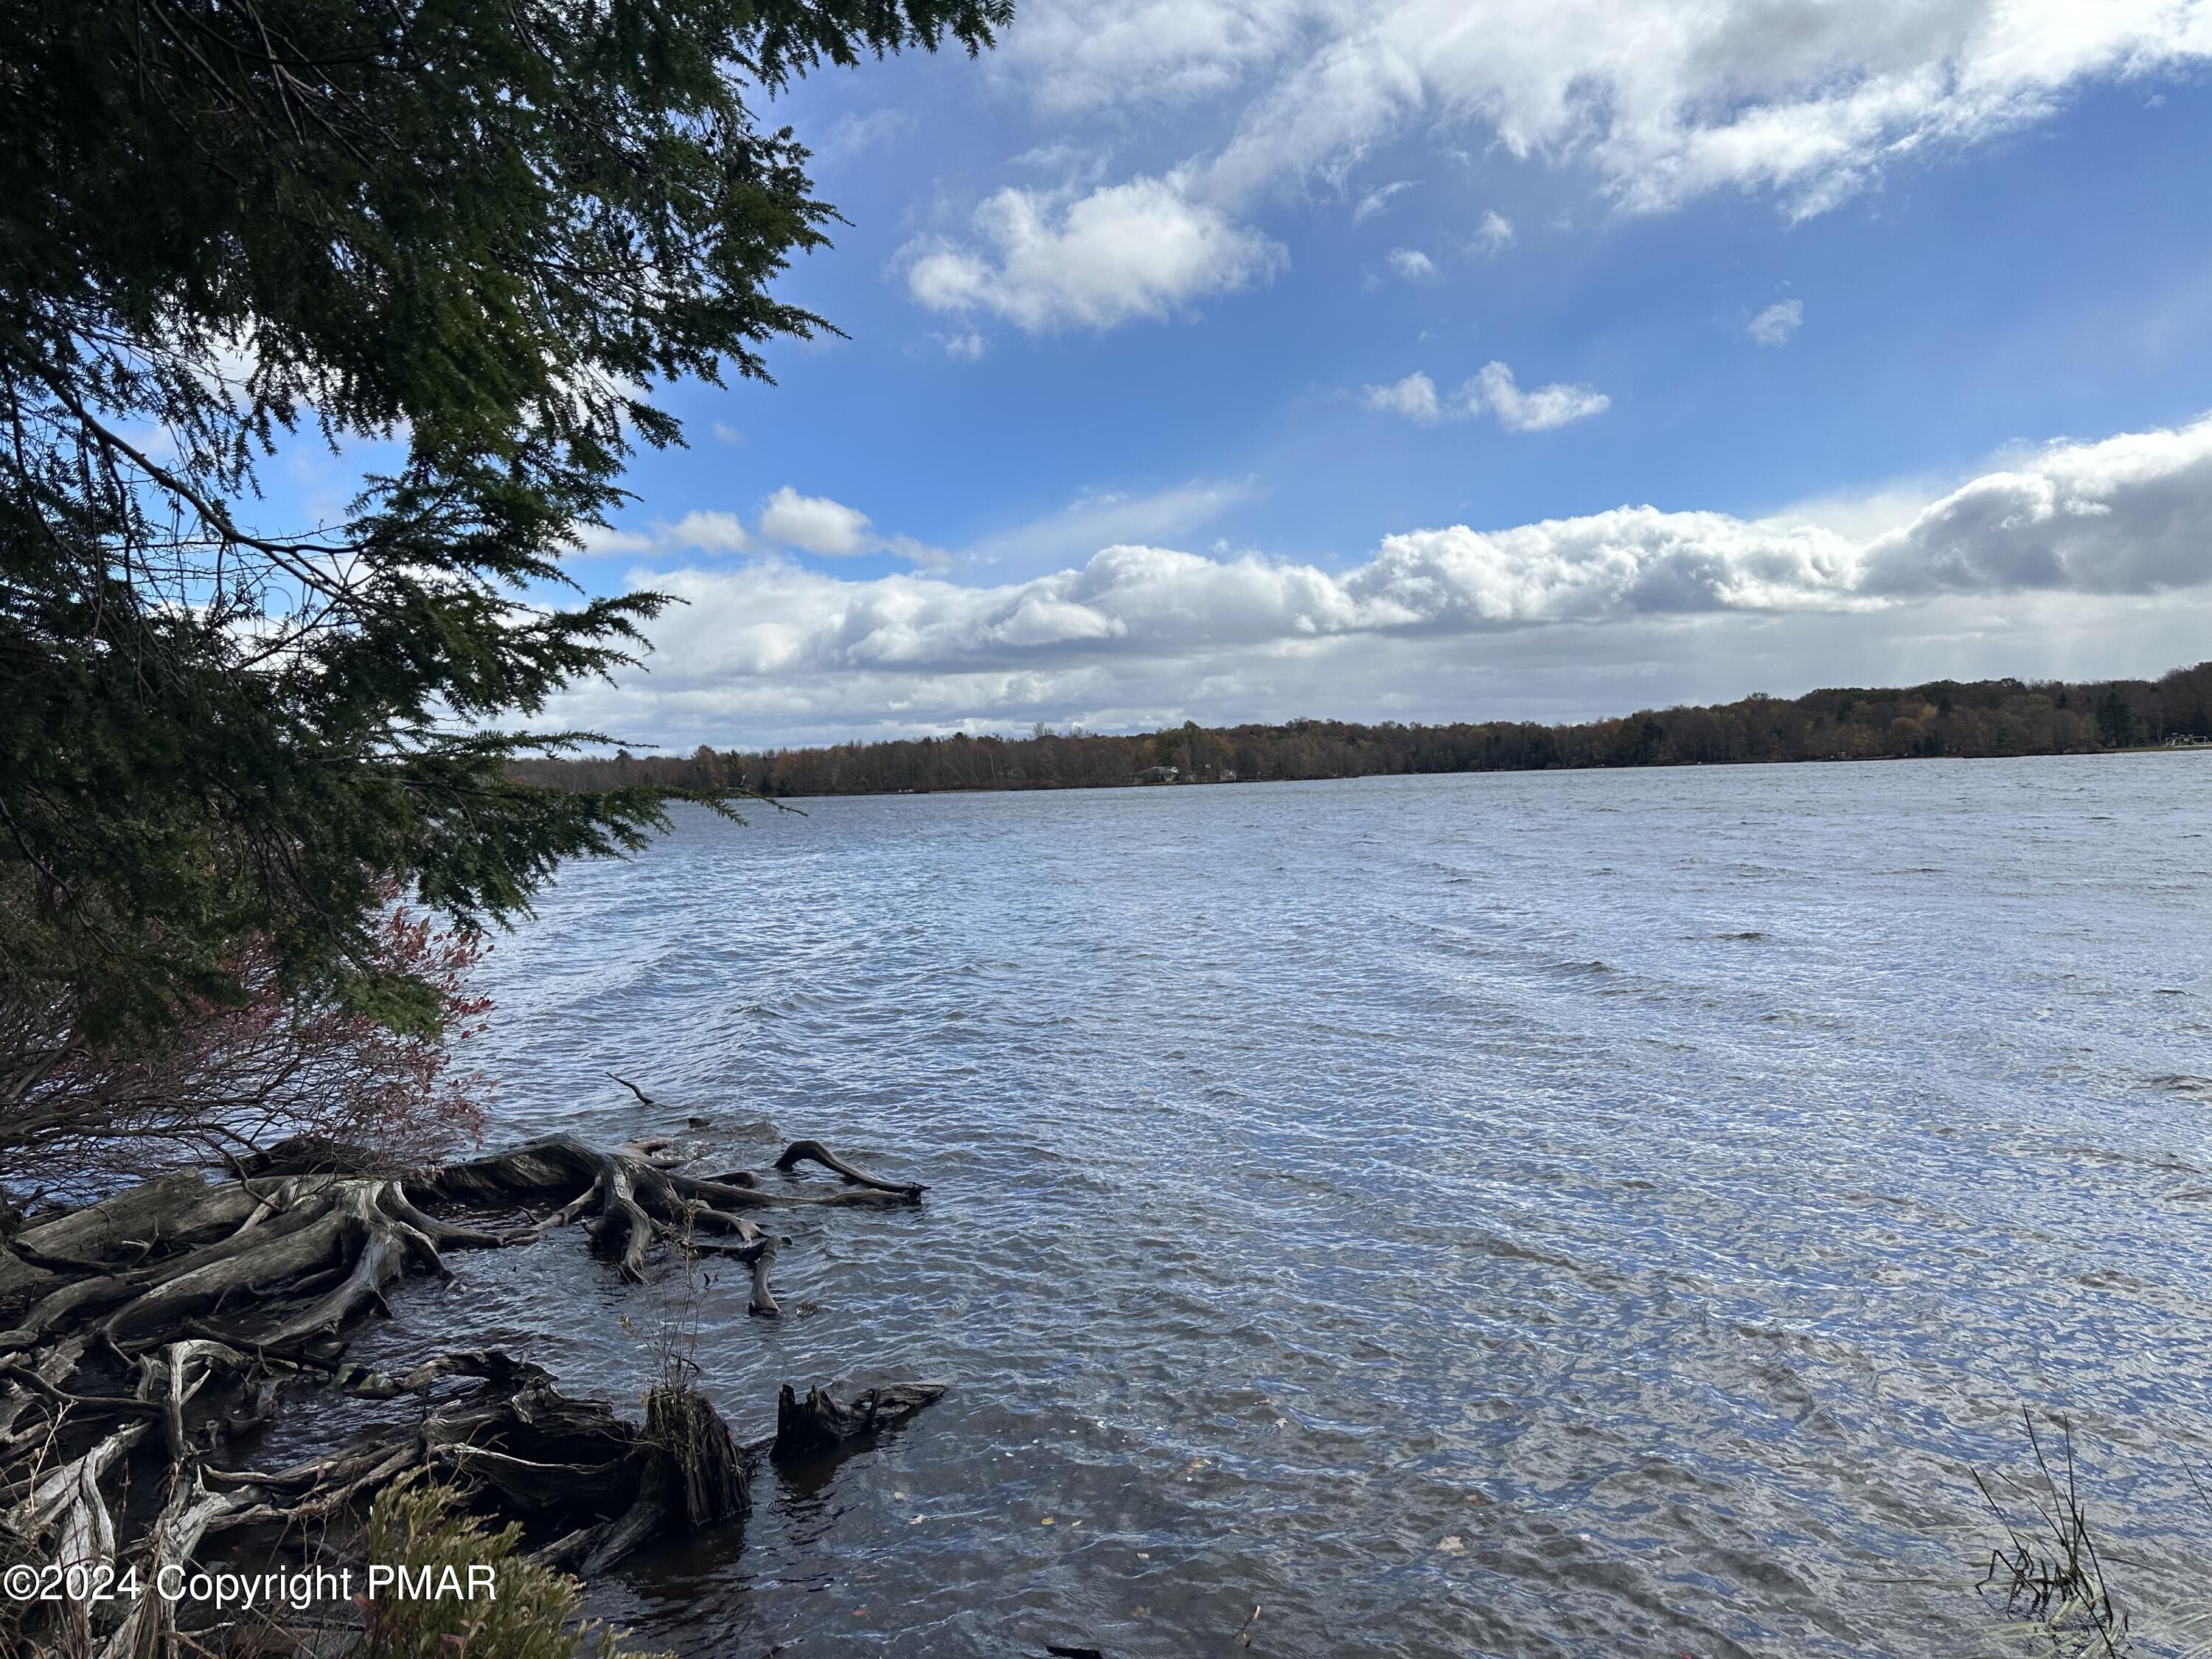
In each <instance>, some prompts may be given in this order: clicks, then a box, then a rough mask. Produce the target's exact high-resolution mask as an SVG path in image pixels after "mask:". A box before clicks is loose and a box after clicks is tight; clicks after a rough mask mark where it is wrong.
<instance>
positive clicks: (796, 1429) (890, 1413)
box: [769, 1383, 945, 1462]
mask: <svg viewBox="0 0 2212 1659" xmlns="http://www.w3.org/2000/svg"><path fill="white" fill-rule="evenodd" d="M944 1392H945V1384H944V1383H890V1384H888V1385H886V1386H884V1387H883V1388H878V1389H865V1390H863V1391H862V1392H861V1393H860V1395H856V1396H855V1397H854V1401H853V1403H852V1404H851V1405H849V1406H841V1405H839V1404H838V1403H837V1401H836V1399H835V1398H834V1397H833V1396H832V1395H830V1393H829V1389H808V1390H807V1391H806V1398H805V1400H804V1401H802V1400H800V1399H799V1395H798V1392H797V1391H796V1390H795V1389H793V1388H792V1386H791V1384H790V1383H785V1384H784V1385H783V1390H782V1392H781V1393H780V1394H778V1395H776V1397H775V1442H774V1443H772V1444H771V1445H770V1446H769V1456H770V1457H773V1458H775V1460H776V1461H777V1462H792V1461H795V1460H799V1459H802V1458H807V1457H818V1456H820V1455H822V1454H823V1453H825V1452H833V1451H836V1449H838V1448H839V1447H840V1446H842V1445H843V1444H844V1443H846V1442H847V1441H848V1440H857V1439H859V1438H860V1437H861V1436H863V1435H868V1434H873V1433H874V1432H875V1431H877V1430H878V1429H887V1428H890V1426H891V1425H893V1424H895V1423H903V1422H904V1421H905V1420H906V1419H908V1418H909V1417H912V1416H913V1415H914V1414H915V1413H916V1412H918V1411H920V1410H921V1408H922V1407H924V1406H927V1404H929V1402H930V1401H933V1400H935V1399H936V1398H938V1397H939V1395H942V1394H943V1393H944Z"/></svg>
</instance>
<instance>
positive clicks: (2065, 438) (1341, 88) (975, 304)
mask: <svg viewBox="0 0 2212 1659" xmlns="http://www.w3.org/2000/svg"><path fill="white" fill-rule="evenodd" d="M2208 70H2212V4H2208V3H2205V0H2164V3H2138V0H2100V3H2098V4H2096V5H2087V4H2084V3H2081V0H2063V3H2039V0H2013V3H2001V0H1935V3H1930V0H1912V3H1905V0H1706V3H1703V4H1700V5H1698V6H1694V7H1692V6H1689V5H1686V4H1682V3H1674V4H1663V5H1653V4H1631V3H1626V0H1549V3H1545V4H1541V5H1540V4H1537V3H1534V0H1459V3H1452V4H1443V3H1434V0H1370V3H1364V4H1358V5H1351V4H1340V3H1330V0H1087V3H1072V0H1060V3H1049V4H1031V5H1028V6H1026V7H1023V8H1022V9H1021V10H1020V12H1019V15H1018V17H1017V20H1016V21H1015V23H1014V25H1013V26H1012V28H1011V29H1010V30H1009V31H1008V32H1007V33H1006V38H1005V41H1004V44H1003V46H1002V47H1001V49H1000V51H999V52H996V53H994V54H992V55H991V56H990V57H988V58H986V59H985V60H983V61H981V62H978V63H971V62H969V61H967V60H965V59H963V58H959V57H957V56H954V57H946V58H927V57H917V58H908V59H903V60H897V61H894V62H890V63H885V64H866V65H864V66H862V67H860V69H858V70H853V71H850V72H833V73H829V74H826V75H823V76H818V77H817V78H815V79H813V80H811V81H809V82H806V83H805V84H804V85H803V86H802V87H801V88H799V89H797V90H796V91H795V92H794V93H793V94H792V95H790V96H788V97H787V98H786V99H784V100H781V102H780V104H779V105H778V106H777V108H776V111H775V113H776V115H777V116H778V118H781V119H785V120H788V121H789V122H791V123H792V124H793V125H794V126H796V127H797V128H798V130H799V132H800V134H801V136H802V137H804V138H805V139H807V140H808V141H809V142H810V143H812V145H813V146H814V148H815V149H816V150H817V161H816V166H815V171H816V176H817V184H818V185H819V186H820V191H821V193H822V194H823V196H824V197H827V198H828V199H829V200H831V201H833V202H835V203H836V204H837V205H838V207H839V208H840V210H842V212H843V214H844V215H845V216H846V218H847V219H848V221H849V223H848V224H847V225H844V226H842V227H840V228H838V229H837V232H836V247H835V249H834V250H832V251H828V252H820V253H817V254H816V255H814V256H812V257H811V258H807V259H805V260H804V261H802V262H801V263H800V264H799V267H798V268H797V269H795V270H794V271H793V273H792V275H791V276H790V278H789V279H788V281H787V283H785V284H784V288H783V292H784V294H785V295H786V297H788V298H790V299H793V300H795V301H799V302H800V303H803V304H805V305H808V306H810V307H814V308H816V309H817V310H819V311H820V312H822V313H823V314H824V315H826V316H828V317H829V319H832V320H833V321H835V322H836V323H837V324H838V325H840V326H841V327H842V328H843V329H844V330H845V331H847V333H848V335H849V338H848V339H846V340H842V341H825V342H822V343H815V344H811V345H807V344H787V345H783V346H780V347H777V348H775V349H772V350H771V352H770V354H769V356H770V362H771V366H772V368H773V371H774V373H775V376H776V378H777V381H778V384H776V385H775V386H759V385H756V384H744V385H738V386H733V387H732V388H730V389H728V390H717V389H714V388H708V387H699V386H679V387H673V388H669V389H667V391H666V394H665V402H666V403H667V404H668V406H670V407H671V408H672V409H673V410H676V411H677V412H678V413H679V414H681V415H682V416H684V418H685V419H686V421H687V422H688V424H689V430H690V440H691V445H690V448H689V449H687V450H684V451H680V452H672V453H662V454H648V455H646V456H643V457H641V458H640V459H639V461H638V463H637V465H636V466H635V470H634V471H633V473H632V476H631V477H630V480H629V484H630V487H631V488H632V489H634V490H635V492H636V495H637V497H638V500H637V501H636V504H635V507H634V508H633V509H631V510H630V511H629V512H627V513H623V514H622V515H620V516H619V518H618V520H617V523H616V525H615V526H612V528H611V531H610V532H595V534H594V537H593V540H592V551H590V552H589V553H587V554H586V555H582V556H579V557H578V558H577V559H576V560H575V561H574V566H573V568H574V573H575V574H576V576H577V578H578V579H579V580H580V581H581V582H583V583H584V585H585V586H586V587H588V588H590V589H592V590H594V591H607V590H611V589H614V588H617V587H619V586H623V585H626V584H628V585H637V584H641V583H643V584H649V585H653V586H665V587H669V588H671V589H673V590H674V591H677V592H680V593H682V594H684V596H685V597H686V598H688V599H690V601H691V603H690V605H689V606H688V608H686V609H684V611H679V612H678V613H676V614H675V615H673V616H672V617H671V618H670V619H668V621H666V622H665V623H664V624H663V625H662V626H661V629H660V631H659V636H658V638H657V641H656V643H657V647H658V648H657V650H656V653H655V655H654V657H653V659H652V662H651V664H650V671H649V672H647V673H645V674H642V675H634V676H631V677H629V678H628V679H626V681H625V683H624V684H623V687H622V688H620V689H617V690H609V689H606V688H598V689H594V690H590V691H587V692H584V693H580V694H579V695H578V696H575V697H574V698H573V699H571V700H569V701H568V703H567V704H566V705H564V707H563V708H562V710H561V711H559V712H560V714H561V715H562V718H564V719H575V720H584V721H587V722H589V723H591V724H592V725H595V726H599V727H601V728H603V729H607V730H610V731H614V732H618V733H620V734H621V735H622V736H623V737H625V738H635V739H642V740H649V741H655V742H659V743H662V744H670V745H673V746H679V747H688V746H689V745H690V744H693V743H696V742H699V741H708V742H713V743H715V744H718V745H727V744H745V745H751V744H763V743H778V742H789V743H797V742H811V741H821V740H826V739H831V738H845V737H854V736H859V737H866V736H874V735H882V734H889V733H892V732H918V731H938V732H944V731H948V730H951V729H957V728H965V729H969V730H1001V731H1006V730H1018V729H1024V728H1025V727H1026V726H1028V725H1029V724H1030V722H1032V721H1033V720H1046V721H1049V722H1051V723H1054V724H1055V725H1058V726H1066V725H1068V724H1070V723H1075V722H1079V723H1082V724H1084V725H1085V726H1090V727H1092V728H1094V729H1116V728H1128V727H1133V726H1148V725H1152V724H1155V723H1158V722H1164V721H1170V720H1182V719H1183V718H1185V717H1187V716H1188V717H1194V718H1197V719H1200V720H1208V721H1234V720H1246V719H1269V718H1283V717H1286V716H1289V715H1292V714H1329V715H1341V716H1346V717H1354V718H1378V717H1394V718H1403V719H1431V720H1433V719H1461V718H1492V717H1501V716H1512V717H1534V718H1546V719H1549V718H1562V717H1575V716H1583V715H1588V714H1599V713H1606V712H1621V711H1625V710H1626V709H1627V708H1632V707H1637V706H1643V705H1649V704H1655V703H1665V702H1674V701H1680V700H1692V699H1697V700H1701V699H1705V698H1710V697H1720V696H1736V695H1740V694H1741V693H1742V692H1745V691H1748V690H1769V691H1772V692H1777V693H1794V692H1796V691H1801V690H1806V689H1808V688H1809V687H1811V686H1813V685H1814V684H1838V683H1859V684H1868V683H1884V682H1894V681H1897V680H1900V679H1919V678H1930V677H1935V676H1938V675H1945V674H1952V675H1959V676H1978V675H1984V674H1997V673H2017V674H2021V675H2025V676H2040V675H2053V674H2096V673H2154V672H2156V671H2160V670H2162V669H2164V668H2166V667H2168V666H2172V665H2174V664H2176V663H2178V662H2180V661H2184V660H2195V659H2198V658H2201V657H2203V656H2206V655H2212V626H2208V625H2207V624H2208V623H2212V427H2208V426H2206V425H2205V424H2204V423H2203V422H2204V417H2205V416H2206V414H2207V411H2208V410H2212V167H2207V166H2206V165H2205V163H2204V160H2203V158H2204V157H2206V156H2208V155H2212V73H2208ZM1416 377H1418V378H1416ZM1647 507H1648V508H1650V509H1654V511H1652V512H1650V513H1644V512H1641V511H1640V510H1637V509H1643V508H1647ZM1624 509H1632V510H1631V511H1626V512H1624Z"/></svg>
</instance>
